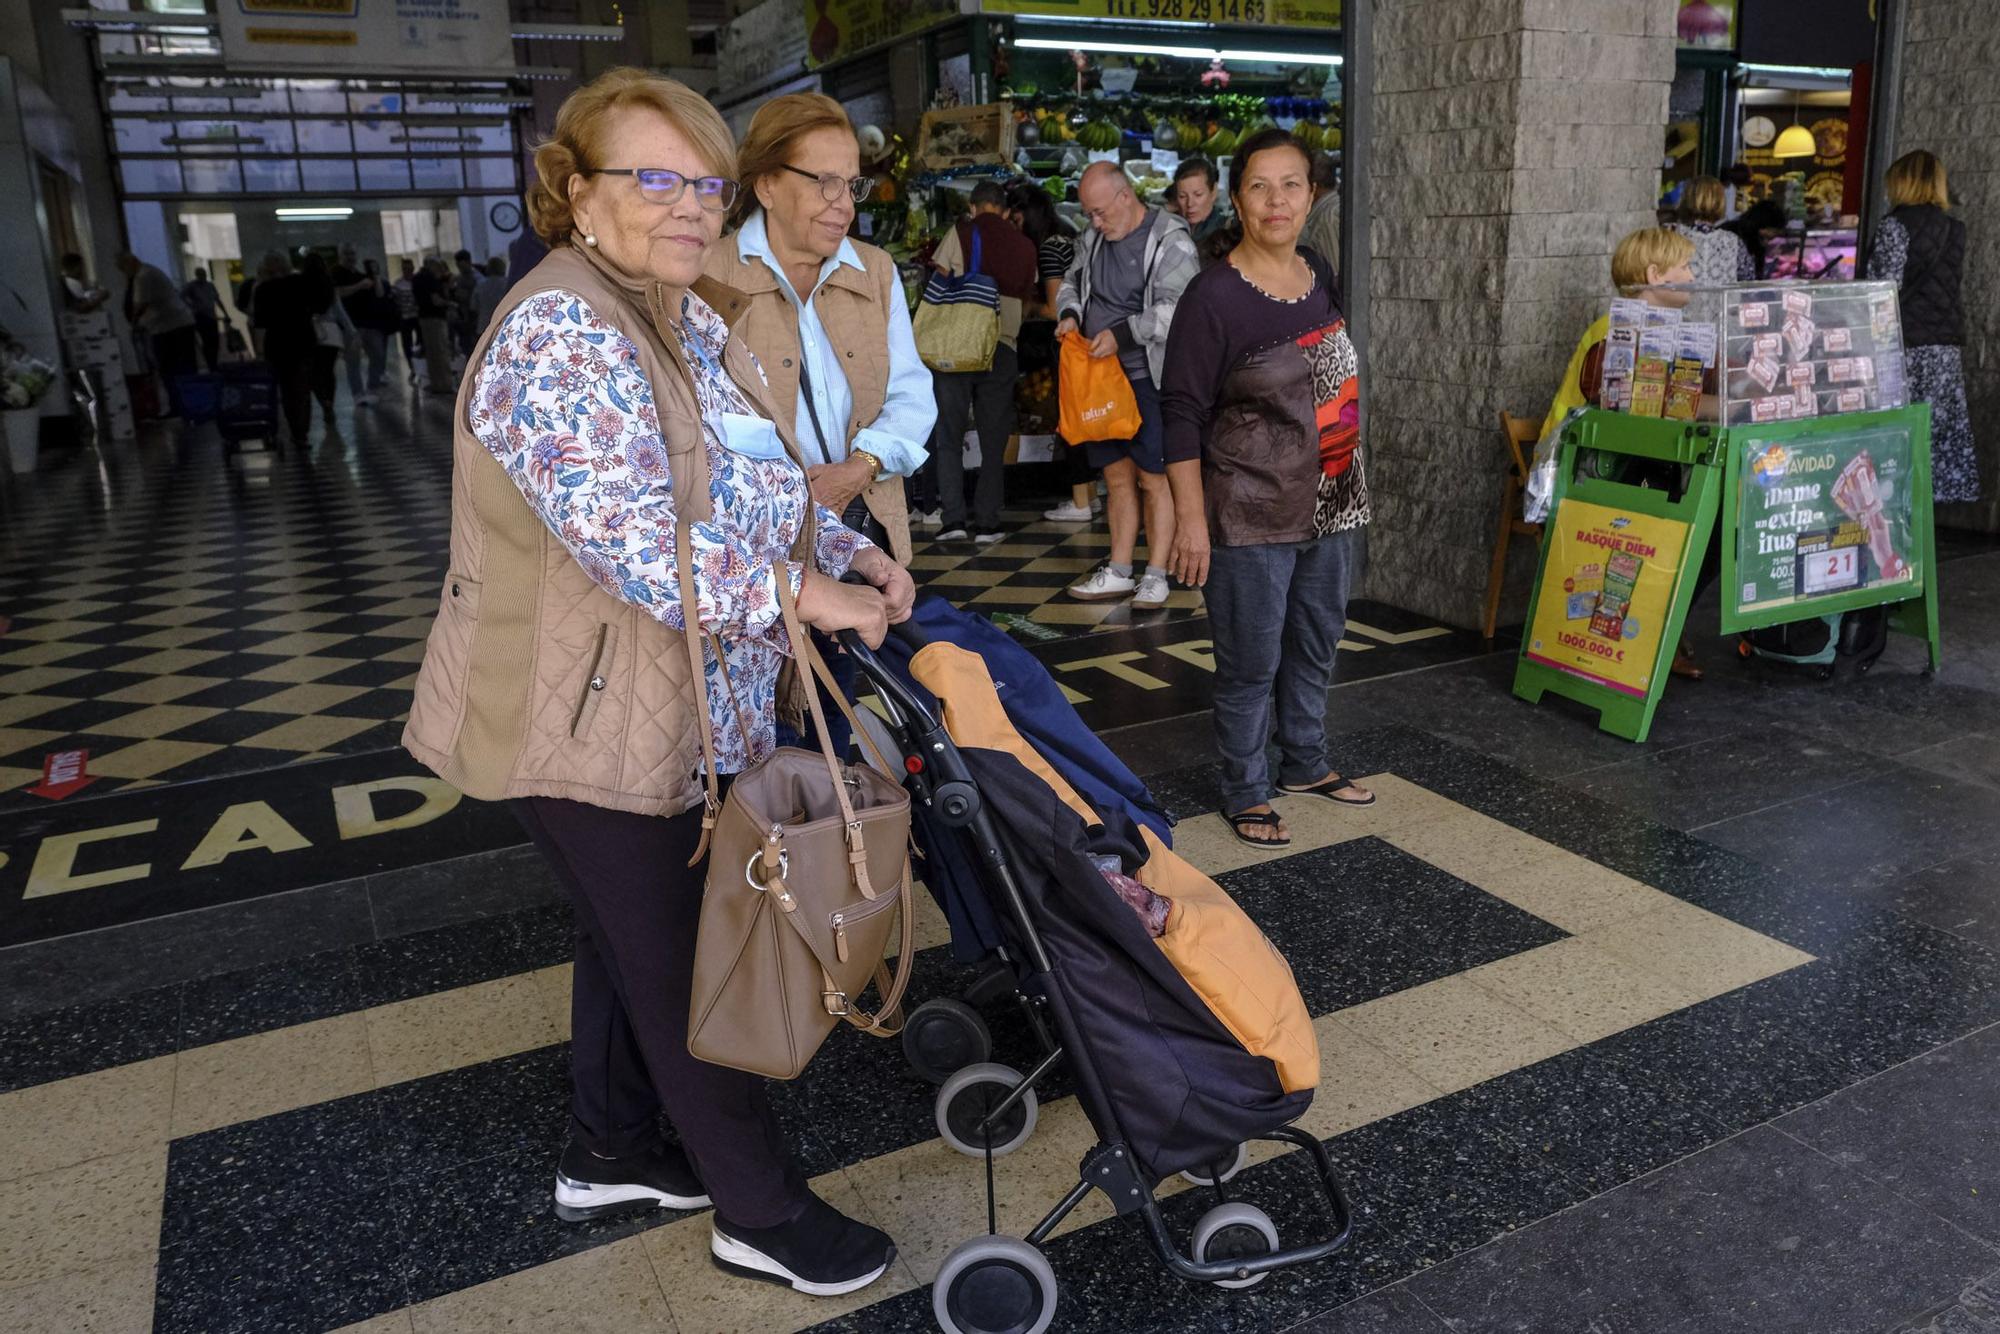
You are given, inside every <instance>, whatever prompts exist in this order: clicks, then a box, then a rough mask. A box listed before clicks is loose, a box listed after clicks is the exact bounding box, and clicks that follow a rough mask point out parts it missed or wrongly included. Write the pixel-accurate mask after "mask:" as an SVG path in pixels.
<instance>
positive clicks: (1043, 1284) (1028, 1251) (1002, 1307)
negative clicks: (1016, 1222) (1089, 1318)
mask: <svg viewBox="0 0 2000 1334" xmlns="http://www.w3.org/2000/svg"><path fill="white" fill-rule="evenodd" d="M931 1314H932V1315H934V1316H936V1317H937V1322H938V1327H939V1328H940V1329H943V1330H944V1331H945V1332H946V1334H1043V1331H1044V1330H1046V1329H1048V1327H1049V1326H1050V1325H1051V1324H1053V1323H1054V1321H1055V1318H1056V1275H1055V1271H1054V1270H1053V1269H1051V1268H1049V1262H1048V1260H1047V1258H1046V1257H1044V1256H1043V1255H1042V1253H1041V1252H1040V1251H1039V1250H1037V1249H1035V1248H1034V1247H1033V1246H1030V1245H1029V1244H1028V1243H1027V1242H1025V1241H1022V1240H1021V1239H1020V1238H1019V1237H974V1238H973V1239H972V1240H971V1241H967V1242H961V1243H960V1244H959V1245H958V1246H956V1247H954V1248H953V1249H952V1252H951V1254H950V1255H948V1256H946V1257H945V1261H944V1266H943V1267H942V1268H941V1269H939V1270H938V1276H937V1281H936V1283H935V1284H933V1285H932V1287H931Z"/></svg>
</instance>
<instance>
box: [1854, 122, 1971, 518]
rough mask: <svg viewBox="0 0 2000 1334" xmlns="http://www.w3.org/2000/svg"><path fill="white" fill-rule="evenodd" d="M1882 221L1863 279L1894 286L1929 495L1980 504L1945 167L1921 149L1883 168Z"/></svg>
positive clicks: (1960, 275)
mask: <svg viewBox="0 0 2000 1334" xmlns="http://www.w3.org/2000/svg"><path fill="white" fill-rule="evenodd" d="M1887 185H1888V189H1889V204H1890V209H1889V215H1888V216H1887V217H1885V218H1883V219H1882V223H1881V225H1880V226H1879V227H1877V228H1876V229H1875V243H1874V244H1873V245H1871V246H1869V247H1868V266H1867V275H1868V276H1869V277H1870V278H1882V279H1886V280H1888V281H1889V282H1893V283H1895V284H1896V285H1897V305H1898V306H1900V307H1901V310H1902V316H1903V364H1904V366H1905V368H1906V374H1907V375H1908V377H1909V383H1910V397H1911V398H1912V399H1914V400H1916V401H1918V402H1922V403H1928V404H1930V407H1931V493H1932V495H1933V496H1934V497H1935V498H1936V499H1937V501H1938V502H1939V503H1951V502H1958V501H1971V500H1977V499H1979V461H1978V459H1977V458H1976V457H1975V456H1974V454H1973V450H1972V443H1973V442H1972V416H1971V414H1970V413H1969V412H1967V411H1966V406H1965V363H1964V352H1963V348H1964V346H1965V224H1964V223H1962V222H1960V221H1959V220H1958V219H1957V218H1954V217H1952V216H1951V214H1950V212H1949V210H1950V208H1951V187H1950V183H1949V182H1948V181H1947V180H1946V178H1945V171H1944V163H1942V162H1940V161H1938V159H1937V158H1936V157H1935V156H1933V155H1932V154H1930V153H1927V152H1925V151H1924V150H1923V149H1921V148H1920V149H1918V150H1917V151H1916V152H1914V153H1905V154H1904V155H1903V156H1902V157H1899V158H1897V159H1896V161H1895V162H1894V163H1893V164H1891V165H1890V167H1889V176H1888V180H1887Z"/></svg>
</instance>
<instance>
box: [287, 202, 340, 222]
mask: <svg viewBox="0 0 2000 1334" xmlns="http://www.w3.org/2000/svg"><path fill="white" fill-rule="evenodd" d="M272 212H274V213H276V214H277V215H278V216H279V217H281V218H312V219H329V218H351V217H353V216H354V210H353V209H351V208H349V207H347V205H345V204H329V205H326V206H325V207H323V208H280V209H273V210H272Z"/></svg>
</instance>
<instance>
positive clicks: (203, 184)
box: [181, 158, 243, 195]
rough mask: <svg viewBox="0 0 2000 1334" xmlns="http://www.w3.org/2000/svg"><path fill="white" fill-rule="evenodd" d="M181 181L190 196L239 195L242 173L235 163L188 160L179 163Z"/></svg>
mask: <svg viewBox="0 0 2000 1334" xmlns="http://www.w3.org/2000/svg"><path fill="white" fill-rule="evenodd" d="M181 179H182V181H183V183H184V186H185V188H186V190H187V192H188V193H189V194H191V195H220V194H240V193H241V192H242V190H243V171H242V169H241V168H240V167H239V166H238V165H237V164H236V163H235V162H233V161H232V162H222V161H215V162H210V161H207V160H205V159H199V158H190V159H188V160H187V161H184V162H183V163H181Z"/></svg>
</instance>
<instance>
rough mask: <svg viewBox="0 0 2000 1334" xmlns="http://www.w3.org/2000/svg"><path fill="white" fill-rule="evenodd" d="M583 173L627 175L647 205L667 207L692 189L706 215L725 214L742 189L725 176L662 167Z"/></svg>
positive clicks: (608, 169)
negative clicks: (680, 171)
mask: <svg viewBox="0 0 2000 1334" xmlns="http://www.w3.org/2000/svg"><path fill="white" fill-rule="evenodd" d="M585 174H586V175H590V176H630V177H631V178H632V179H633V181H635V182H636V183H637V184H638V186H639V194H640V196H641V197H643V198H644V199H645V200H646V202H647V203H649V204H671V203H673V202H674V201H675V200H676V199H679V198H680V197H681V192H682V191H683V190H685V189H687V188H688V187H689V186H693V187H694V199H695V202H696V203H697V204H700V205H701V206H702V207H703V208H705V209H707V210H708V211H709V212H710V213H727V212H728V211H729V210H730V208H731V207H732V206H733V205H734V204H735V203H736V195H737V192H738V191H740V190H741V189H742V187H741V186H739V185H738V184H737V183H736V182H735V181H732V180H730V179H729V178H728V177H727V176H683V175H681V174H680V173H679V172H677V171H668V170H667V169H666V168H665V167H598V168H595V169H593V170H590V171H588V172H586V173H585Z"/></svg>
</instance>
